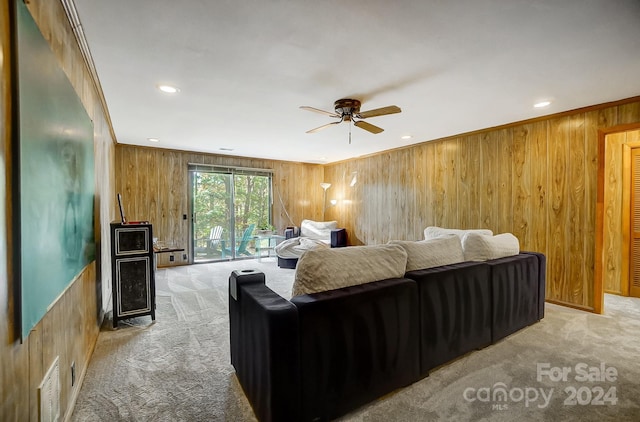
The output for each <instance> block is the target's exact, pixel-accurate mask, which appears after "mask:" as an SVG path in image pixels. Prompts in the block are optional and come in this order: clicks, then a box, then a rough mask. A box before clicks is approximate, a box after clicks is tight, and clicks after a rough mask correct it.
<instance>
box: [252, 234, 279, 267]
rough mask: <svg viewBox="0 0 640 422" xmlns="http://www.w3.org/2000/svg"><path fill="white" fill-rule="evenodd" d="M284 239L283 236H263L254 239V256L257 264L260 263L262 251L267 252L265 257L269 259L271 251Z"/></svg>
mask: <svg viewBox="0 0 640 422" xmlns="http://www.w3.org/2000/svg"><path fill="white" fill-rule="evenodd" d="M284 239H285V237H284V236H281V235H279V234H265V235H258V236H255V237H254V240H255V242H256V255H258V262H262V251H263V250H264V251H267V257H268V258H270V257H271V251H272V250H273V248H275V247H276V245H277V244H278V243H280V242H282V241H283V240H284Z"/></svg>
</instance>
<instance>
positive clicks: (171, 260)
mask: <svg viewBox="0 0 640 422" xmlns="http://www.w3.org/2000/svg"><path fill="white" fill-rule="evenodd" d="M175 260H176V257H175V256H173V254H171V255H169V261H170V262H173V261H175Z"/></svg>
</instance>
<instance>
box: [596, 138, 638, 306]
mask: <svg viewBox="0 0 640 422" xmlns="http://www.w3.org/2000/svg"><path fill="white" fill-rule="evenodd" d="M625 146H626V147H629V146H633V147H640V130H630V131H622V132H616V133H610V134H607V135H606V136H605V157H604V161H605V166H604V180H605V186H604V222H603V225H604V229H605V230H604V234H605V235H604V237H603V246H602V250H603V265H602V266H603V282H602V284H603V286H604V291H605V292H608V293H615V294H622V295H628V294H629V284H628V283H629V271H628V269H629V268H628V265H629V259H628V256H629V255H628V254H629V249H628V241H629V218H630V217H629V207H630V202H629V201H630V197H629V196H628V195H629V193H630V192H629V190H630V181H629V180H627V182H626V183H625V177H627V178H628V177H629V176H630V172H631V168H630V162H627V163H625V160H624V158H625V157H624V155H625V154H624V152H625ZM629 158H630V157H627V159H629ZM625 173H626V174H625ZM625 194H626V195H627V196H626V200H625ZM625 207H626V208H625Z"/></svg>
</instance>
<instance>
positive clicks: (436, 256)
mask: <svg viewBox="0 0 640 422" xmlns="http://www.w3.org/2000/svg"><path fill="white" fill-rule="evenodd" d="M389 244H392V245H400V246H402V248H403V249H404V250H405V251H406V252H407V271H414V270H421V269H423V268H433V267H439V266H441V265H449V264H455V263H458V262H463V261H464V260H465V259H464V254H463V253H462V243H461V242H460V238H459V237H458V236H456V235H453V234H450V235H447V236H441V237H436V238H433V239H427V240H420V241H417V242H413V241H409V240H392V241H391V242H389Z"/></svg>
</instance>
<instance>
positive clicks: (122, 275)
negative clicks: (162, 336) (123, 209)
mask: <svg viewBox="0 0 640 422" xmlns="http://www.w3.org/2000/svg"><path fill="white" fill-rule="evenodd" d="M152 238H153V230H152V227H151V224H120V223H111V272H112V273H111V279H112V283H113V284H112V287H113V289H112V293H111V294H112V296H113V326H114V328H115V327H117V326H118V321H119V320H121V319H126V318H131V317H136V316H142V315H151V319H152V320H155V319H156V285H155V274H154V265H153V244H152V242H151V239H152Z"/></svg>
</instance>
